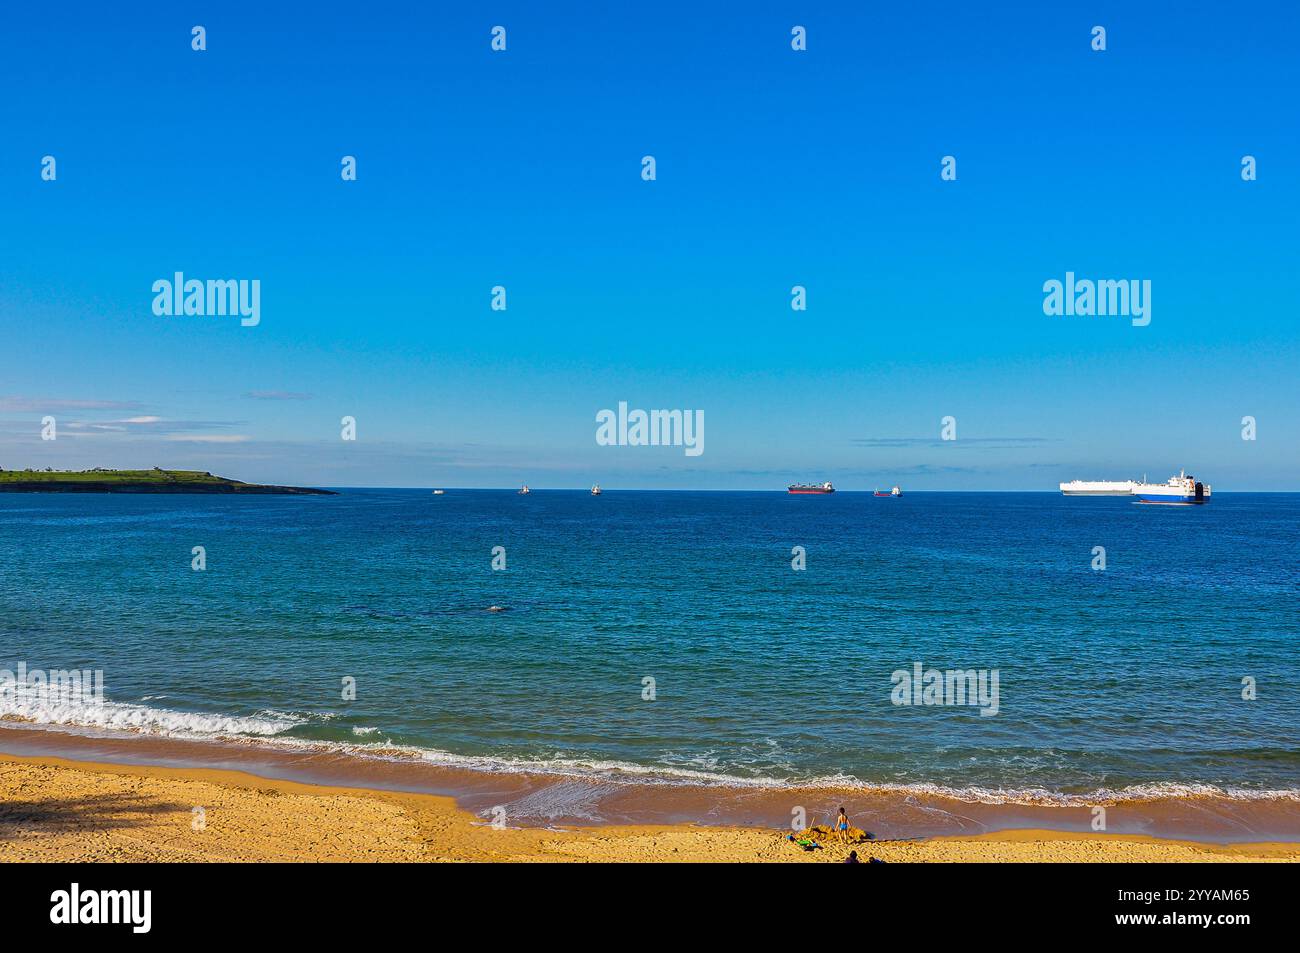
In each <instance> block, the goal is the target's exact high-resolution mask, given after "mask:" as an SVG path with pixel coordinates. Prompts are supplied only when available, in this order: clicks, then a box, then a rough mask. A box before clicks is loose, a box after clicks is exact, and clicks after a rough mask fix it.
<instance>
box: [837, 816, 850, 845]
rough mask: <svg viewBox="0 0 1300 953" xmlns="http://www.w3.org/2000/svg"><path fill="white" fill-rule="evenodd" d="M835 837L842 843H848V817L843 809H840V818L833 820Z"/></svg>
mask: <svg viewBox="0 0 1300 953" xmlns="http://www.w3.org/2000/svg"><path fill="white" fill-rule="evenodd" d="M835 836H837V837H838V838H839V839H840V840H841V841H842V842H843V843H845V844H847V843H848V842H849V816H848V815H847V814H845V813H844V808H842V807H841V808H840V816H839V817H837V818H836V819H835Z"/></svg>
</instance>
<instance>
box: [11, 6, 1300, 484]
mask: <svg viewBox="0 0 1300 953" xmlns="http://www.w3.org/2000/svg"><path fill="white" fill-rule="evenodd" d="M273 6H274V9H272V7H273ZM336 6H337V7H338V8H337V9H335V7H336ZM592 11H596V12H592ZM195 24H202V25H203V26H205V27H206V29H207V45H208V49H207V50H206V51H204V52H195V51H193V50H192V49H191V48H190V40H191V34H190V31H191V27H192V26H194V25H195ZM498 24H500V25H503V26H505V27H506V29H507V40H508V49H507V51H506V52H504V53H494V52H492V51H491V50H490V48H489V41H490V30H491V28H492V27H493V26H494V25H498ZM796 24H798V25H803V26H805V27H806V28H807V31H808V49H807V51H806V52H795V51H792V50H791V49H790V30H791V27H792V26H794V25H796ZM1098 24H1099V25H1102V26H1105V27H1106V29H1107V50H1106V51H1105V52H1094V51H1093V50H1092V49H1091V48H1090V40H1091V35H1090V31H1091V29H1092V27H1093V26H1094V25H1098ZM1298 46H1300V12H1297V8H1296V6H1295V5H1294V4H1290V3H1282V2H1270V3H1259V4H1250V5H1246V6H1242V7H1238V8H1233V7H1231V6H1229V5H1227V4H1218V5H1212V4H1198V3H1185V4H1166V3H1140V4H1132V3H1052V4H1038V3H1006V4H996V5H984V4H955V3H954V4H942V3H941V4H874V3H872V4H858V3H853V4H850V3H815V4H813V3H744V4H741V3H734V4H731V3H720V4H676V3H655V4H650V5H641V6H625V5H618V4H600V5H596V4H569V3H559V4H546V5H539V4H535V3H492V4H463V5H460V6H459V7H455V6H448V5H442V4H439V5H432V4H426V3H384V2H372V3H367V4H358V5H352V4H348V5H334V4H329V3H323V4H301V5H291V4H285V5H279V4H277V5H271V4H266V3H247V4H246V3H229V2H222V3H177V2H168V3H155V4H148V3H145V4H131V5H124V6H121V7H118V6H112V7H104V6H102V5H91V4H88V3H83V4H76V3H74V4H69V5H65V6H61V7H59V8H58V9H57V10H56V9H54V8H50V7H48V6H47V7H40V6H35V7H33V6H31V5H27V6H23V7H19V8H15V9H13V10H10V11H7V12H6V14H5V23H4V27H3V29H0V84H3V95H0V128H2V129H3V131H4V134H3V138H2V139H0V210H2V211H0V341H2V344H0V466H5V467H23V466H40V467H44V466H53V467H56V468H58V467H84V466H94V465H103V466H153V465H160V466H174V467H194V468H199V469H210V470H213V471H214V472H219V473H223V474H227V475H231V476H235V477H239V478H243V479H249V480H263V481H274V482H295V483H308V484H317V485H334V486H337V485H372V486H435V485H445V486H510V485H515V484H518V483H521V482H525V481H527V482H529V483H530V484H532V485H534V486H539V487H546V486H583V485H586V484H589V483H591V482H593V481H596V480H599V481H600V482H601V483H602V484H604V485H606V486H607V487H611V488H618V487H683V488H684V487H702V488H779V487H782V486H784V484H785V483H787V482H789V481H790V480H794V479H833V480H835V481H836V483H837V485H839V486H842V487H844V488H849V489H853V488H865V489H870V488H872V487H873V486H877V485H879V486H887V485H890V484H893V483H901V484H903V485H904V487H906V488H911V489H916V490H923V489H956V490H961V489H1051V488H1054V487H1055V484H1056V482H1057V481H1059V480H1062V479H1070V478H1074V477H1081V478H1107V477H1109V478H1126V477H1130V476H1140V475H1141V474H1142V473H1144V472H1145V473H1148V474H1149V475H1151V476H1152V477H1163V476H1165V475H1167V474H1168V472H1172V471H1175V470H1177V469H1178V468H1179V467H1184V466H1185V467H1187V469H1188V470H1190V471H1192V472H1195V473H1196V474H1197V476H1198V477H1201V478H1203V479H1206V480H1208V481H1209V482H1211V483H1213V484H1214V485H1215V486H1216V488H1220V489H1224V490H1229V489H1257V490H1266V489H1291V490H1295V489H1300V423H1298V422H1297V413H1298V412H1300V401H1298V400H1297V398H1298V397H1300V386H1298V385H1297V383H1296V377H1297V374H1296V369H1297V367H1298V366H1300V361H1298V359H1300V346H1297V320H1298V319H1300V290H1297V285H1296V274H1297V250H1298V249H1300V239H1298V238H1297V234H1296V221H1297V211H1300V187H1298V185H1297V182H1298V181H1300V176H1298V173H1300V168H1298V167H1297V166H1298V162H1300V159H1298V152H1297V140H1298V139H1300V136H1297V127H1298V125H1300V118H1298V117H1300V113H1297V110H1296V108H1295V105H1296V102H1297V98H1298V97H1297V93H1298V92H1300V75H1298V74H1300V66H1297V60H1298V58H1297V57H1296V56H1295V55H1294V51H1295V49H1296V48H1297V47H1298ZM647 154H650V155H654V156H655V158H656V161H657V172H658V179H657V181H654V182H645V181H643V180H642V179H641V175H640V171H641V166H640V160H641V157H642V156H643V155H647ZM45 155H53V156H54V157H55V158H56V161H57V173H58V177H57V179H56V180H55V181H53V182H47V181H42V179H41V176H40V163H41V159H42V157H43V156H45ZM344 155H354V156H356V158H357V163H358V166H357V168H358V179H357V181H355V182H344V181H342V180H341V178H340V175H339V169H340V159H341V157H342V156H344ZM945 155H953V156H955V157H956V159H957V171H958V177H957V180H956V181H953V182H944V181H941V180H940V176H939V171H940V160H941V158H942V157H943V156H945ZM1244 155H1253V156H1255V157H1256V159H1257V161H1258V180H1257V181H1254V182H1243V181H1242V179H1241V175H1240V167H1241V165H1240V164H1241V158H1242V156H1244ZM175 271H183V272H184V273H185V274H186V275H187V276H188V277H196V278H246V279H254V278H256V279H259V280H260V281H261V285H262V302H261V323H260V324H259V325H258V326H257V327H254V328H244V327H241V326H240V324H239V321H238V320H237V319H231V318H219V317H198V316H188V317H187V316H179V317H177V316H173V317H158V316H156V315H154V314H153V312H152V310H151V304H152V301H153V294H152V292H151V286H152V283H153V282H154V281H155V280H157V279H159V278H170V276H171V275H172V273H173V272H175ZM1066 271H1073V272H1075V273H1076V274H1077V275H1078V276H1080V277H1092V278H1115V279H1120V278H1136V279H1149V280H1150V281H1151V283H1152V321H1151V324H1150V325H1149V326H1148V327H1144V328H1136V327H1132V326H1131V325H1130V323H1129V321H1128V320H1127V319H1124V318H1121V317H1048V316H1046V315H1044V313H1043V309H1042V302H1043V291H1042V286H1043V282H1045V281H1047V280H1048V279H1051V278H1057V279H1062V278H1063V277H1064V275H1065V272H1066ZM498 284H500V285H504V286H505V287H506V289H507V295H508V309H507V310H506V311H505V312H494V311H492V310H491V309H490V307H489V303H490V289H491V288H492V287H493V286H494V285H498ZM796 284H798V285H804V286H805V287H806V288H807V289H808V310H807V311H806V312H804V313H795V312H793V311H792V310H791V308H790V289H791V287H792V286H794V285H796ZM250 395H257V396H250ZM620 400H625V401H628V402H629V404H631V405H632V406H633V407H641V408H646V409H651V408H683V409H701V410H703V411H704V416H705V421H706V427H705V431H706V433H705V452H704V454H702V455H701V456H699V457H687V456H685V455H684V454H683V453H682V450H681V449H680V448H649V447H601V446H597V444H596V441H595V437H594V435H595V431H596V422H595V415H596V412H597V411H598V410H600V409H602V408H607V407H609V408H612V407H615V406H616V405H617V403H618V402H619V401H620ZM46 414H50V415H53V416H55V417H56V419H57V420H58V421H59V428H60V429H59V439H58V440H55V441H42V440H41V439H40V420H41V417H42V416H44V415H46ZM344 415H351V416H354V417H355V418H356V420H357V436H358V439H357V440H356V441H355V442H345V441H342V440H340V439H339V430H340V426H339V421H340V418H341V417H342V416H344ZM946 415H951V416H954V417H955V418H956V419H957V437H958V439H957V440H956V441H952V442H942V441H940V440H939V439H938V437H939V430H940V420H941V418H942V417H944V416H946ZM1246 415H1252V416H1254V417H1255V418H1256V419H1257V421H1258V439H1257V440H1256V441H1253V442H1247V441H1243V440H1242V439H1241V418H1242V417H1243V416H1246Z"/></svg>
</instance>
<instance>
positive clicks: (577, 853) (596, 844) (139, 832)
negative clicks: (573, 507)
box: [0, 755, 1300, 863]
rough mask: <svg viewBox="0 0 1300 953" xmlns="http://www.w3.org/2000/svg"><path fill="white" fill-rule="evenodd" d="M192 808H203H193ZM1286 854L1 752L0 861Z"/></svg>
mask: <svg viewBox="0 0 1300 953" xmlns="http://www.w3.org/2000/svg"><path fill="white" fill-rule="evenodd" d="M196 808H198V809H201V810H196ZM850 849H854V850H857V852H858V856H859V858H860V859H862V860H864V861H865V860H866V859H867V858H868V857H878V858H880V859H882V860H886V861H891V862H896V861H920V862H931V861H933V862H945V861H1000V862H1006V861H1054V862H1055V861H1218V862H1222V861H1245V860H1270V861H1295V860H1300V844H1249V845H1241V844H1238V845H1233V846H1227V847H1224V846H1218V845H1213V844H1198V843H1192V842H1189V841H1169V840H1156V839H1153V838H1149V837H1136V836H1127V835H1116V834H1058V833H1053V832H1050V831H1039V830H1028V831H1023V830H1022V831H1008V832H1004V833H999V834H985V835H981V836H977V837H936V838H929V839H926V840H914V841H888V842H880V841H873V842H870V843H867V844H857V845H853V846H852V847H850V846H847V845H839V844H833V843H832V844H828V845H827V846H826V847H825V848H824V849H821V850H816V851H812V852H805V851H804V850H802V849H801V848H799V847H797V846H795V845H794V844H791V843H789V842H787V841H785V840H784V835H783V833H781V832H775V831H765V830H754V829H739V828H724V827H695V826H687V825H681V826H671V827H669V826H662V827H649V826H626V827H606V828H592V829H580V830H572V831H552V830H538V829H524V830H518V829H510V828H507V829H502V830H497V829H495V828H493V827H491V826H490V825H486V824H484V823H483V821H482V819H480V818H476V817H474V816H473V815H471V814H468V813H466V812H465V811H461V810H459V809H458V808H457V807H456V805H455V802H454V801H453V800H452V799H451V798H444V797H435V796H433V795H425V794H402V793H392V792H386V791H371V790H363V789H353V788H336V787H317V786H314V785H306V784H296V783H293V782H288V781H268V780H264V779H262V778H258V777H255V776H253V775H251V774H244V773H242V772H238V771H225V770H200V769H174V768H155V767H135V766H119V765H110V764H93V763H87V762H74V761H65V760H62V759H58V758H26V757H19V756H14V755H0V862H11V861H249V862H252V861H285V860H301V861H372V860H384V861H543V862H550V861H630V862H646V861H650V862H659V861H677V862H681V861H762V862H792V863H828V862H836V861H841V860H843V859H844V857H845V856H846V855H847V854H848V852H849V850H850Z"/></svg>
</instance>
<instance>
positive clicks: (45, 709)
mask: <svg viewBox="0 0 1300 953" xmlns="http://www.w3.org/2000/svg"><path fill="white" fill-rule="evenodd" d="M0 719H7V720H11V721H24V722H29V723H31V724H36V725H50V726H63V727H71V728H100V729H104V730H107V731H127V732H133V733H140V732H144V733H147V734H153V735H161V736H164V737H169V738H220V737H226V736H238V735H243V736H248V735H256V736H264V737H265V736H271V735H277V734H279V733H280V732H282V731H287V730H288V729H290V728H292V727H294V726H295V725H299V724H301V723H302V721H303V719H301V718H299V717H295V716H292V715H288V714H285V713H283V712H273V711H264V712H258V713H257V714H255V715H249V716H238V715H214V714H206V713H202V712H189V711H175V710H172V709H168V708H154V707H151V706H149V705H130V704H124V703H120V702H109V701H106V702H104V703H103V704H102V705H84V704H60V703H57V702H41V701H38V700H32V699H25V698H21V697H20V698H16V699H0Z"/></svg>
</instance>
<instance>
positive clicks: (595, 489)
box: [591, 483, 601, 496]
mask: <svg viewBox="0 0 1300 953" xmlns="http://www.w3.org/2000/svg"><path fill="white" fill-rule="evenodd" d="M600 494H601V489H600V484H599V483H596V484H594V485H593V486H592V488H591V495H592V496H600Z"/></svg>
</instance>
